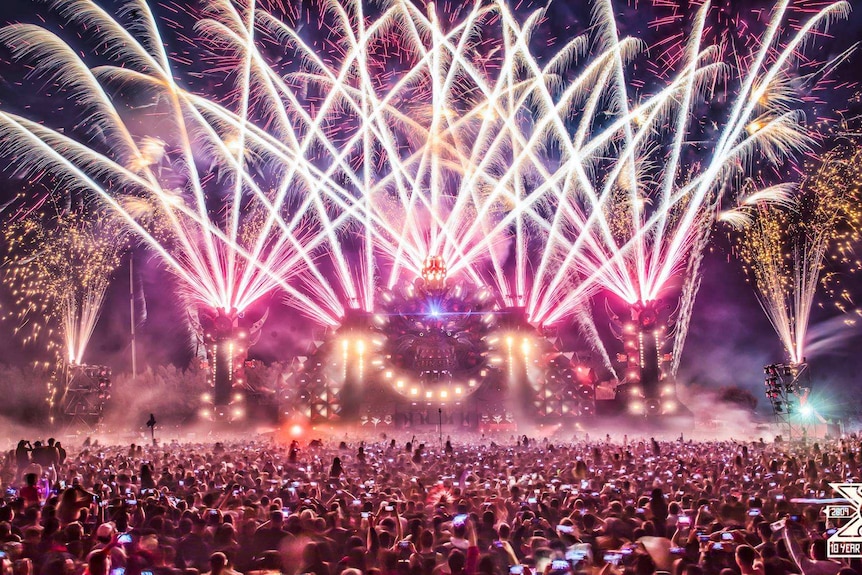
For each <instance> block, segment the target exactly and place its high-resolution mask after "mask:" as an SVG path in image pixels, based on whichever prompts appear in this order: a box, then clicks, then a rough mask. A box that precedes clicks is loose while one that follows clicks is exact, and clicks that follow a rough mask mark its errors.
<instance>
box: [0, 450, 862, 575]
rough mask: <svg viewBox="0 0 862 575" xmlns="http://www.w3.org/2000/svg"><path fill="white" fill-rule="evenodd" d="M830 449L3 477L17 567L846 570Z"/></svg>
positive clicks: (764, 573)
mask: <svg viewBox="0 0 862 575" xmlns="http://www.w3.org/2000/svg"><path fill="white" fill-rule="evenodd" d="M860 466H862V452H860V444H859V442H858V441H857V440H856V438H855V437H850V438H847V439H842V440H835V441H830V442H826V443H823V444H821V445H818V444H816V443H815V444H809V445H808V446H802V445H788V444H782V443H764V442H762V441H760V442H754V443H740V442H731V441H728V442H697V441H683V440H682V438H680V439H679V440H677V441H667V442H665V441H656V440H651V439H646V438H644V439H629V438H619V439H617V440H616V441H614V440H611V438H610V437H606V438H605V439H604V440H596V439H595V438H594V439H592V440H591V439H589V438H580V439H577V438H573V439H572V440H571V441H569V442H561V441H548V440H547V439H545V440H532V439H528V438H526V437H522V438H517V439H516V438H514V437H512V438H511V439H510V440H506V441H498V442H497V443H495V442H493V441H490V440H487V439H485V440H478V439H476V440H472V441H470V442H469V444H468V443H460V442H458V441H457V440H456V441H454V442H453V441H446V443H445V445H441V444H440V443H439V442H434V443H433V444H432V443H431V442H430V441H429V442H428V443H427V444H421V443H420V442H419V441H418V440H416V439H415V438H413V439H410V440H409V441H408V440H407V438H402V439H401V441H400V442H398V441H396V440H394V439H390V438H386V439H378V440H377V441H374V442H368V443H365V442H357V443H350V442H348V441H347V440H345V441H338V440H334V441H320V440H316V441H313V442H303V443H302V444H300V443H298V442H296V441H294V442H293V443H290V444H279V443H276V442H273V441H251V440H249V441H236V442H234V443H214V444H209V445H204V444H179V443H170V444H164V445H147V446H141V445H131V446H127V447H119V446H100V445H98V444H92V445H90V444H89V442H88V443H87V444H85V445H84V446H82V447H79V448H78V447H76V448H74V449H72V448H70V449H69V452H68V453H67V452H66V450H65V448H63V447H62V446H61V445H60V444H59V443H57V442H55V441H54V440H48V441H47V442H46V443H45V444H44V445H43V444H41V443H39V442H37V443H35V444H34V445H33V446H30V444H29V443H28V442H25V441H22V442H21V443H19V445H18V447H17V449H14V450H11V451H9V452H8V453H7V455H6V457H5V461H4V463H3V467H2V470H0V482H2V486H3V489H4V493H5V497H4V499H3V503H2V506H0V549H2V552H0V562H2V573H0V575H13V574H14V575H78V574H82V573H83V574H88V575H195V574H200V573H210V574H212V575H235V574H236V573H255V572H262V573H279V572H280V573H286V574H291V575H293V574H305V573H308V574H313V575H364V574H366V573H367V574H369V575H507V574H508V575H575V574H580V573H601V574H602V575H619V574H622V573H626V574H635V575H650V574H653V573H662V572H667V573H670V574H673V575H700V574H707V575H709V574H716V575H719V574H720V575H731V574H733V573H737V574H741V575H750V574H757V575H779V574H785V573H802V574H804V575H821V574H825V575H832V574H836V573H841V574H842V575H844V574H852V573H860V574H862V570H860V563H859V561H857V560H855V559H849V560H844V562H843V563H840V562H837V561H833V560H830V559H828V558H827V554H826V538H827V537H828V536H829V535H830V534H831V533H834V529H835V526H833V525H831V524H830V523H829V522H828V521H827V520H826V519H825V518H824V515H823V505H822V502H821V501H818V500H822V499H825V498H830V497H834V495H833V490H832V489H831V487H830V486H829V484H830V483H835V482H855V481H858V478H859V477H860Z"/></svg>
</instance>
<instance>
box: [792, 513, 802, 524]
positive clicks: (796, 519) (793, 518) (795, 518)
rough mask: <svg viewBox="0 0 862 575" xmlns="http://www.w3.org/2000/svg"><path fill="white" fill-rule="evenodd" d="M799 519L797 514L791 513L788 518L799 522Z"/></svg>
mask: <svg viewBox="0 0 862 575" xmlns="http://www.w3.org/2000/svg"><path fill="white" fill-rule="evenodd" d="M799 519H800V517H799V515H791V516H790V520H791V521H794V522H796V523H799Z"/></svg>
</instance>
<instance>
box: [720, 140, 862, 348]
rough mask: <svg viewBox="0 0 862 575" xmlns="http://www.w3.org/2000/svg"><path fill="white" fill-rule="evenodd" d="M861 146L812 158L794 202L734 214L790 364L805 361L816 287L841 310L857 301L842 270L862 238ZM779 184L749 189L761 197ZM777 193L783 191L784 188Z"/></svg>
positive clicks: (740, 246)
mask: <svg viewBox="0 0 862 575" xmlns="http://www.w3.org/2000/svg"><path fill="white" fill-rule="evenodd" d="M860 162H862V152H860V149H859V146H858V142H855V143H853V144H846V143H845V144H842V145H840V146H838V147H836V148H834V149H832V150H830V151H828V152H826V153H824V154H823V155H822V156H821V157H820V158H819V159H818V162H817V163H813V162H812V163H811V165H810V166H809V170H810V173H809V174H808V175H807V176H806V177H805V178H804V179H803V181H802V183H801V186H800V190H799V193H798V194H797V195H796V196H795V200H796V201H795V202H794V203H793V204H792V205H790V206H787V205H785V206H781V205H780V204H778V203H772V204H765V203H760V202H758V201H753V202H752V201H750V202H749V204H750V207H748V208H742V209H737V210H734V214H735V215H733V216H731V218H730V220H731V222H733V221H734V220H736V221H737V222H738V223H739V225H741V226H742V227H741V230H740V233H739V234H738V236H737V240H738V241H737V253H738V255H739V257H740V258H741V260H742V261H743V263H744V266H745V270H746V272H747V273H748V276H749V278H750V281H751V282H752V284H753V285H754V287H755V289H756V291H757V296H758V300H759V301H760V305H761V307H762V308H763V310H764V312H765V313H766V315H767V317H769V320H770V322H771V323H772V326H773V328H774V329H775V332H776V333H777V334H778V336H779V338H780V340H781V343H782V345H783V346H784V349H785V352H786V353H787V356H788V359H789V360H790V362H791V363H801V362H804V361H805V357H806V345H807V344H808V343H809V342H808V339H807V334H808V327H809V322H810V320H811V312H812V308H813V306H814V303H815V298H816V295H817V291H818V287H824V288H825V289H826V292H827V296H828V297H829V298H830V299H832V301H833V302H834V303H835V306H836V307H837V308H838V309H839V310H840V311H842V312H844V311H847V306H848V305H849V304H852V298H851V295H850V294H849V292H847V291H846V290H845V289H843V288H841V287H840V282H839V275H840V274H839V273H838V269H839V268H841V267H843V268H845V269H848V268H849V269H850V270H851V271H855V270H856V269H858V267H859V262H858V260H857V259H856V257H855V255H854V254H855V252H854V250H853V246H854V245H855V244H856V243H858V240H859V231H860V228H859V224H860V217H862V212H860V209H859V205H860V197H859V191H860V184H862V166H860ZM774 193H775V190H774V189H771V190H765V191H763V192H759V193H754V194H751V195H750V196H749V197H750V198H752V199H762V198H764V197H768V196H769V195H770V194H774ZM779 193H780V192H779Z"/></svg>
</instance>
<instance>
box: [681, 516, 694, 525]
mask: <svg viewBox="0 0 862 575" xmlns="http://www.w3.org/2000/svg"><path fill="white" fill-rule="evenodd" d="M679 524H680V525H691V517H689V516H688V515H680V516H679Z"/></svg>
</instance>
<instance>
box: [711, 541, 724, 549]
mask: <svg viewBox="0 0 862 575" xmlns="http://www.w3.org/2000/svg"><path fill="white" fill-rule="evenodd" d="M712 550H713V551H724V543H720V542H719V543H713V544H712Z"/></svg>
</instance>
